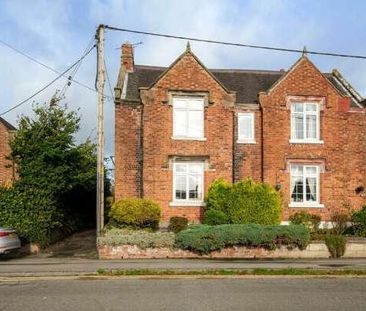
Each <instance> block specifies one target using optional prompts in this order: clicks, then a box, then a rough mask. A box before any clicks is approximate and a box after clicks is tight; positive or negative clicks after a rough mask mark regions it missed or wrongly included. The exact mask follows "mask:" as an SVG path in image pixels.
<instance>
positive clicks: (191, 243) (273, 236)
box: [175, 224, 310, 254]
mask: <svg viewBox="0 0 366 311" xmlns="http://www.w3.org/2000/svg"><path fill="white" fill-rule="evenodd" d="M309 241H310V233H309V230H308V229H307V228H305V227H304V226H297V225H291V226H263V225H255V224H246V225H245V224H232V225H228V224H226V225H217V226H199V227H194V228H189V229H187V230H184V231H181V232H179V233H178V234H177V235H176V239H175V245H176V247H178V248H181V249H188V250H191V251H195V252H198V253H203V254H207V253H210V252H212V251H215V250H220V249H222V248H225V247H231V246H240V245H241V246H247V247H264V248H268V249H274V248H276V247H278V246H280V245H287V246H288V247H299V248H300V249H304V248H305V247H306V246H307V245H308V243H309Z"/></svg>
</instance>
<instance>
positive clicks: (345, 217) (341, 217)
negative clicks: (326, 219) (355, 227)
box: [330, 212, 351, 235]
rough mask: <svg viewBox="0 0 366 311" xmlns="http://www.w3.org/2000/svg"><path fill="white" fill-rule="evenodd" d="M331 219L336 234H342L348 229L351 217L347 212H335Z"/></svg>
mask: <svg viewBox="0 0 366 311" xmlns="http://www.w3.org/2000/svg"><path fill="white" fill-rule="evenodd" d="M330 220H331V222H332V224H333V232H334V234H335V235H341V234H344V232H345V231H346V230H347V227H348V223H349V222H350V221H351V217H350V216H349V214H346V213H340V212H335V213H334V214H333V215H332V216H331V217H330Z"/></svg>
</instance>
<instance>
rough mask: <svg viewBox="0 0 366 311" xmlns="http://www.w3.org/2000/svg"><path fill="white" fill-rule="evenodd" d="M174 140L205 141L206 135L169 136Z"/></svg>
mask: <svg viewBox="0 0 366 311" xmlns="http://www.w3.org/2000/svg"><path fill="white" fill-rule="evenodd" d="M171 138H172V139H174V140H197V141H206V140H207V138H206V137H174V136H172V137H171Z"/></svg>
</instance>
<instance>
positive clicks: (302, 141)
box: [290, 101, 324, 144]
mask: <svg viewBox="0 0 366 311" xmlns="http://www.w3.org/2000/svg"><path fill="white" fill-rule="evenodd" d="M295 104H302V105H303V111H302V112H295ZM307 105H312V106H315V107H316V110H315V111H306V106H307ZM295 114H302V116H303V133H304V138H302V139H301V138H296V135H295V134H296V127H295V123H294V121H293V115H295ZM307 115H312V116H314V115H315V116H316V138H307V137H306V132H307V126H306V116H307ZM290 126H291V128H290V129H291V138H290V143H294V144H296V143H300V144H323V143H324V142H323V141H322V140H320V105H319V103H315V102H306V101H304V102H292V103H291V115H290Z"/></svg>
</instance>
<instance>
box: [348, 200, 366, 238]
mask: <svg viewBox="0 0 366 311" xmlns="http://www.w3.org/2000/svg"><path fill="white" fill-rule="evenodd" d="M351 221H352V223H353V227H354V231H355V233H356V235H358V236H363V237H365V236H366V205H364V206H363V207H362V209H361V210H360V211H358V212H355V213H353V214H352V216H351Z"/></svg>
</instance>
